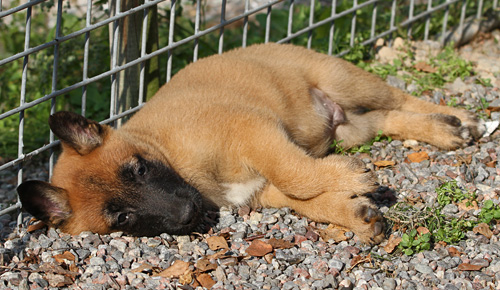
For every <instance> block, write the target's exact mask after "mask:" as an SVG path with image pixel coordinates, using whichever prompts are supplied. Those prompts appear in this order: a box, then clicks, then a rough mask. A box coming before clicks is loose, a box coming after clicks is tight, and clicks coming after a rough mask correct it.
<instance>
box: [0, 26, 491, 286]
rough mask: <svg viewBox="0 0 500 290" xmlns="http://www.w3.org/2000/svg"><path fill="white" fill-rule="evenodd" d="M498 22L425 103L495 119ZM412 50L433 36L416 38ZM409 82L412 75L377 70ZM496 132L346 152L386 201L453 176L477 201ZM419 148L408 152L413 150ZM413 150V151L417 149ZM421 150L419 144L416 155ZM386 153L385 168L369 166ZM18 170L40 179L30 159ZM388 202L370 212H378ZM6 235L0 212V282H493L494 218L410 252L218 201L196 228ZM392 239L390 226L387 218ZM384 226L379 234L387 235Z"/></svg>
mask: <svg viewBox="0 0 500 290" xmlns="http://www.w3.org/2000/svg"><path fill="white" fill-rule="evenodd" d="M498 41H500V32H499V31H495V32H493V33H492V34H488V35H485V36H484V37H482V38H481V39H480V40H476V41H475V42H473V43H472V44H469V45H467V46H465V47H462V48H461V51H460V53H461V55H462V56H463V57H464V58H466V59H469V60H472V61H474V63H475V67H474V71H476V72H477V74H478V75H479V76H480V77H483V78H490V79H491V80H492V81H491V84H492V85H493V86H490V87H485V86H482V85H478V84H476V79H477V77H470V78H466V79H465V81H460V80H457V81H455V82H453V83H450V84H448V85H447V87H446V89H444V90H436V91H433V92H431V93H429V94H426V95H424V96H423V97H424V98H427V99H428V100H429V101H437V102H439V100H440V99H441V98H444V100H445V101H450V100H452V98H454V99H455V101H456V102H457V104H459V105H470V107H472V108H476V107H478V106H480V102H479V100H480V98H484V99H486V100H487V101H488V102H489V107H490V109H491V110H490V111H491V112H490V115H489V116H487V117H486V121H495V120H499V119H500V113H499V112H495V109H493V108H494V107H500V97H499V88H500V81H499V80H498V78H495V76H498V74H499V73H500V62H499V61H498V60H499V59H500V46H499V45H498V44H497V43H498ZM418 46H419V47H420V48H419V49H418V50H417V52H416V55H417V56H418V55H419V54H421V55H424V57H425V55H426V54H427V53H429V51H430V50H429V48H430V47H432V46H433V45H424V44H422V43H420V44H419V45H418ZM388 81H389V82H391V83H393V84H394V85H397V86H399V87H403V88H405V89H407V90H410V91H411V89H412V84H409V85H407V84H404V82H403V83H402V82H401V81H399V80H397V79H394V78H389V80H388ZM499 135H500V134H499V133H498V132H494V133H493V134H491V135H490V136H488V137H483V138H482V139H481V140H480V141H479V142H478V143H476V144H474V145H472V146H469V147H466V148H463V149H459V150H456V151H452V152H447V151H440V150H438V149H437V148H435V147H433V146H430V145H427V144H423V143H418V142H415V141H411V140H404V141H392V142H388V141H382V142H375V143H374V144H373V146H372V148H371V152H370V153H369V154H368V153H356V155H357V156H358V157H359V158H361V159H362V160H363V161H365V163H366V164H367V167H368V168H371V169H373V170H375V171H376V172H377V174H378V177H379V181H380V182H381V183H382V184H383V185H385V186H387V187H389V188H390V189H391V190H394V192H395V194H396V197H395V198H397V200H398V201H406V202H410V203H411V204H413V205H414V206H415V207H416V208H424V207H426V206H427V207H432V206H435V204H436V192H435V189H436V188H437V187H438V186H440V185H441V184H442V183H443V182H445V181H451V180H456V181H457V183H458V185H460V186H461V187H462V188H465V189H468V190H470V191H471V192H475V193H476V194H477V201H478V203H479V208H481V206H482V204H483V203H484V201H485V200H492V201H493V202H494V204H498V203H499V199H498V194H499V193H500V189H499V188H500V187H499V186H500V165H499V164H498V162H497V158H498V156H499V154H500V146H499V145H500V138H499ZM419 152H425V153H427V156H428V157H425V158H424V160H423V161H420V162H415V161H413V162H412V160H413V159H411V158H410V157H411V156H415V155H412V154H414V153H419ZM420 154H422V153H420ZM424 156H425V154H424ZM380 161H389V164H391V163H393V165H392V166H380V164H382V163H380ZM31 168H32V169H34V168H38V169H36V170H31V171H30V170H27V173H26V174H27V175H28V177H29V178H38V179H46V177H47V173H46V172H45V171H44V169H42V168H43V167H41V166H37V167H36V166H32V167H31ZM15 181H16V178H15V174H14V173H13V172H0V184H1V185H0V199H1V200H2V201H3V203H7V202H9V201H12V200H13V199H15V189H14V187H15ZM387 205H388V204H381V210H382V211H383V212H386V213H387V214H389V213H390V212H391V210H390V209H389V208H388V206H387ZM467 210H468V208H466V207H464V206H460V204H456V203H451V204H450V205H449V206H447V207H446V210H443V211H445V214H449V215H452V216H467V217H470V218H471V219H474V218H475V217H477V215H478V213H479V210H478V209H477V208H476V209H469V210H468V211H467ZM29 221H30V217H29V216H25V223H24V225H25V227H23V228H22V229H21V230H20V233H19V234H17V233H16V232H15V230H13V229H14V228H15V222H14V221H13V218H12V217H11V216H10V215H4V216H1V217H0V253H1V255H0V265H1V267H0V288H2V289H60V288H65V287H68V288H70V289H111V288H112V289H135V288H140V289H174V288H181V289H193V288H197V287H206V288H210V287H212V289H302V290H305V289H326V288H333V289H450V290H451V289H500V242H499V238H500V225H499V224H496V225H495V226H494V227H493V231H492V234H491V236H490V237H486V236H485V235H483V234H480V233H476V232H473V231H470V232H467V233H466V238H465V239H464V240H462V241H460V242H459V243H458V244H455V245H449V244H446V243H436V244H435V245H432V246H431V248H430V249H429V250H426V251H423V252H420V253H416V254H414V255H411V256H407V255H405V254H403V253H402V252H401V251H400V250H398V249H396V250H394V249H393V246H392V247H391V244H390V242H388V241H385V242H383V243H382V244H381V245H377V246H373V247H371V246H366V245H363V244H361V243H360V242H359V240H358V239H357V238H356V237H355V236H354V235H353V233H352V232H345V231H343V230H342V229H340V228H338V227H334V226H328V225H325V224H316V223H314V222H311V221H310V220H308V219H306V218H304V217H301V216H298V215H296V214H295V213H293V212H291V211H290V210H288V209H262V210H257V211H251V210H250V209H248V208H241V209H233V210H231V209H224V208H223V209H221V211H220V217H219V222H218V224H217V225H215V226H214V227H212V229H211V230H209V232H208V234H193V235H190V236H170V235H167V234H162V235H161V236H158V237H151V238H145V237H129V236H125V235H123V234H121V233H113V234H110V235H96V234H93V233H89V232H85V233H82V234H80V235H78V236H70V235H67V234H64V233H61V232H59V231H57V230H54V229H46V228H42V229H34V228H33V227H27V226H26V225H27V224H28V222H29ZM394 229H395V230H396V231H394V232H393V233H392V234H393V237H397V236H398V235H399V236H401V234H402V233H400V232H399V231H398V230H397V228H394ZM390 234H391V233H390Z"/></svg>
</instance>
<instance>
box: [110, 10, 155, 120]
mask: <svg viewBox="0 0 500 290" xmlns="http://www.w3.org/2000/svg"><path fill="white" fill-rule="evenodd" d="M116 1H120V3H119V4H120V11H127V10H130V9H132V8H134V7H137V6H139V5H141V4H142V3H143V2H144V1H143V0H110V2H109V7H110V9H109V11H110V14H111V16H114V15H115V14H116V5H117V3H116ZM148 13H149V14H150V15H149V17H148V18H149V21H148V32H147V37H148V41H147V44H146V47H147V49H148V50H149V49H150V50H156V49H157V48H158V28H157V15H158V14H157V7H156V6H153V7H151V8H149V12H148ZM142 23H143V15H142V14H141V13H134V14H131V15H129V16H127V17H124V18H121V19H120V20H118V29H113V28H114V27H113V25H114V24H110V39H114V37H117V40H118V41H117V42H113V41H110V43H113V45H114V43H116V45H117V47H116V48H113V47H111V52H112V53H113V52H114V53H116V54H117V55H116V56H113V57H116V58H115V59H116V64H115V65H116V66H121V65H124V64H126V63H129V62H131V61H133V60H136V59H138V58H139V57H140V56H141V39H140V38H141V35H142V33H141V31H142V29H141V28H142ZM114 33H118V35H117V36H116V35H114ZM148 52H151V51H148ZM139 76H140V66H139V65H135V66H132V67H129V68H127V69H125V70H122V71H120V72H118V73H116V76H115V78H116V89H115V91H114V93H115V94H116V103H115V104H114V108H111V110H112V111H114V112H115V114H120V113H122V112H124V111H126V110H128V109H130V108H132V107H135V106H137V104H138V103H139V88H140V85H139V81H140V79H139ZM141 81H142V80H141ZM143 81H144V84H145V86H144V90H145V92H143V93H146V98H149V97H151V96H152V95H153V94H154V93H155V92H156V91H157V90H158V88H159V85H160V84H159V71H158V58H157V57H155V58H153V59H151V60H148V61H147V62H146V65H145V78H144V80H143ZM141 95H142V94H141ZM112 97H115V96H112ZM124 119H125V120H124ZM126 119H127V118H120V119H118V120H117V121H116V126H117V127H119V126H121V125H122V124H123V123H124V121H126Z"/></svg>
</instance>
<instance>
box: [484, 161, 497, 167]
mask: <svg viewBox="0 0 500 290" xmlns="http://www.w3.org/2000/svg"><path fill="white" fill-rule="evenodd" d="M496 164H497V162H496V161H495V160H493V161H490V162H488V163H486V164H485V165H486V166H487V167H490V168H495V167H496Z"/></svg>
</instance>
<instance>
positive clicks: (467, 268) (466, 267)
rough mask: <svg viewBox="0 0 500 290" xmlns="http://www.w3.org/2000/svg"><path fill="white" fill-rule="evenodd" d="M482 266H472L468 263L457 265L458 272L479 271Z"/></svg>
mask: <svg viewBox="0 0 500 290" xmlns="http://www.w3.org/2000/svg"><path fill="white" fill-rule="evenodd" d="M483 267H484V266H481V265H472V264H469V263H462V264H460V265H458V270H460V271H479V270H481V269H482V268H483Z"/></svg>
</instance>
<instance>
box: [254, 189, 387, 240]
mask: <svg viewBox="0 0 500 290" xmlns="http://www.w3.org/2000/svg"><path fill="white" fill-rule="evenodd" d="M257 202H258V203H259V204H260V205H262V206H264V207H290V208H292V209H293V210H295V211H296V212H298V213H300V214H302V215H304V216H307V217H309V218H311V219H313V220H315V221H319V222H327V223H333V224H337V225H341V226H344V227H346V228H348V229H350V230H352V231H353V232H354V233H355V234H356V235H357V236H358V237H359V238H360V239H361V240H362V241H363V242H365V243H368V244H378V243H380V242H381V241H382V240H383V239H384V237H385V233H384V232H385V231H384V229H385V223H384V220H383V217H382V215H381V213H380V212H379V210H378V209H377V207H376V206H375V205H374V204H373V203H372V202H371V200H370V199H368V198H367V197H366V196H351V197H348V196H345V195H338V194H336V193H333V192H329V193H325V194H323V195H320V196H318V197H315V198H312V199H309V200H298V199H294V198H290V197H289V196H288V195H286V194H284V193H282V192H281V191H279V190H278V189H277V188H276V187H275V186H274V185H272V184H268V185H267V186H266V187H265V188H264V190H263V191H262V192H261V193H260V194H259V195H258V197H257Z"/></svg>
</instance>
